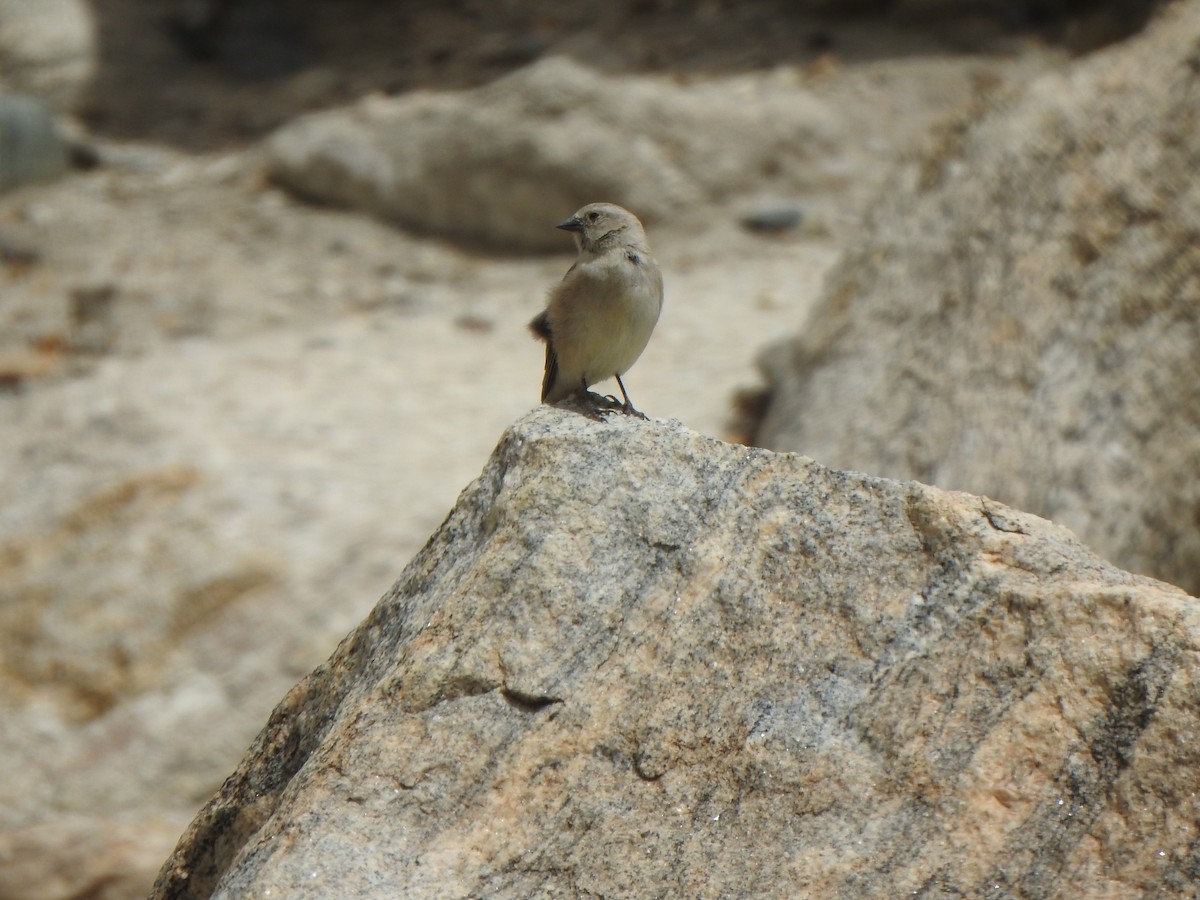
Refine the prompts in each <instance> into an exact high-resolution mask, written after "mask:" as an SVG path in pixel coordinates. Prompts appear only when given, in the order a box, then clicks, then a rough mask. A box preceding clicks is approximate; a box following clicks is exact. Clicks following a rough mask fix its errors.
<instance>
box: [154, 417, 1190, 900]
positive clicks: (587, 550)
mask: <svg viewBox="0 0 1200 900" xmlns="http://www.w3.org/2000/svg"><path fill="white" fill-rule="evenodd" d="M1198 636H1200V606H1197V603H1196V601H1195V600H1194V599H1193V598H1190V597H1188V596H1186V595H1184V594H1183V593H1182V592H1180V591H1178V590H1176V589H1173V588H1170V587H1168V586H1166V585H1163V584H1159V583H1156V582H1152V581H1150V580H1148V579H1144V578H1140V577H1137V576H1133V575H1129V574H1127V573H1124V572H1121V571H1119V570H1117V569H1115V568H1113V567H1112V566H1110V565H1109V564H1107V563H1105V562H1103V561H1102V560H1100V559H1099V558H1097V557H1096V556H1094V555H1093V554H1091V553H1090V552H1089V551H1088V550H1087V549H1086V548H1084V547H1083V546H1082V545H1081V544H1080V543H1079V542H1078V541H1077V540H1076V539H1075V538H1074V537H1073V536H1072V535H1071V534H1070V533H1068V532H1067V531H1065V530H1063V529H1061V528H1059V527H1057V526H1055V525H1052V524H1050V523H1048V522H1045V521H1042V520H1039V519H1036V518H1034V517H1032V516H1028V515H1025V514H1022V513H1018V512H1015V511H1013V510H1011V509H1007V508H1005V507H1003V506H1001V505H999V504H997V503H994V502H992V501H989V500H984V499H980V498H977V497H972V496H967V495H962V494H951V493H946V492H943V491H940V490H937V489H934V488H927V487H925V486H922V485H920V484H916V483H911V482H909V483H903V482H893V481H887V480H883V479H878V478H871V477H867V476H863V475H857V474H852V473H844V472H835V471H832V470H829V469H825V468H823V467H821V466H820V465H818V464H816V463H814V462H812V461H811V460H809V459H806V458H803V457H799V456H794V455H777V454H772V453H769V452H766V451H761V450H751V449H746V448H744V447H740V446H733V445H728V444H723V443H720V442H718V441H715V440H712V439H708V438H703V437H700V436H699V435H696V434H694V433H692V432H689V431H687V430H685V429H683V428H682V427H680V426H678V425H674V424H668V423H662V422H651V423H643V422H639V421H635V420H632V419H627V418H622V417H614V418H611V419H609V421H608V422H607V423H598V422H594V421H591V420H589V419H587V418H585V417H583V416H579V415H575V414H574V413H573V412H571V411H569V410H564V409H550V408H541V409H539V410H537V411H535V412H534V413H532V414H530V415H529V416H527V417H526V418H525V419H523V420H521V421H520V422H519V423H518V424H517V425H515V426H514V427H513V428H512V429H511V430H510V431H509V432H508V433H507V434H506V435H505V436H504V438H503V439H502V441H501V443H500V445H499V446H498V447H497V449H496V452H495V454H494V455H493V458H492V459H491V461H490V462H489V464H488V465H487V467H486V468H485V470H484V472H483V474H482V476H481V477H480V478H479V479H478V480H477V481H476V482H474V483H473V484H472V485H471V486H470V487H469V488H467V490H466V491H465V492H464V493H463V495H462V496H461V498H460V500H459V503H458V504H457V506H456V507H455V509H454V510H453V511H452V512H451V514H450V516H449V517H448V518H447V519H446V521H445V523H444V524H443V526H442V527H441V529H440V530H438V532H437V533H436V534H435V535H434V536H433V537H432V539H431V540H430V541H429V543H428V544H427V545H426V547H425V548H424V549H423V550H422V551H421V553H420V554H418V556H417V557H416V558H415V559H414V560H413V561H412V563H411V564H410V565H409V566H408V568H407V569H406V570H405V572H404V574H403V576H402V577H401V579H400V581H399V582H398V583H397V584H396V585H395V587H394V588H393V589H392V590H391V592H389V593H388V594H387V595H386V596H385V597H384V598H383V599H382V601H381V602H380V603H379V605H378V606H377V608H376V609H375V611H374V612H373V613H372V614H371V616H370V617H369V618H368V619H367V620H366V621H365V622H364V623H363V624H362V626H361V627H360V628H359V629H358V630H357V631H355V632H354V633H353V634H351V635H350V636H349V637H348V638H347V639H346V640H345V641H344V642H343V643H342V645H341V646H340V647H339V648H338V650H337V651H336V653H335V654H334V655H333V656H332V657H331V658H330V660H329V661H328V662H327V663H326V664H325V665H324V666H322V667H320V668H319V669H317V670H316V671H314V672H313V673H312V674H311V675H310V676H309V677H308V678H306V679H305V680H304V681H302V682H301V683H300V684H299V685H297V686H296V687H295V688H294V689H293V690H292V691H291V692H290V693H289V694H288V696H287V697H286V698H285V699H284V700H283V702H282V703H281V704H280V705H279V707H278V708H277V709H276V711H275V713H274V714H273V715H272V717H271V719H270V721H269V722H268V724H267V725H266V727H265V728H264V730H263V731H262V733H261V734H260V735H259V737H258V739H257V740H256V741H255V743H254V745H253V746H252V748H251V749H250V751H249V752H248V754H247V756H246V757H245V759H244V760H243V762H242V764H241V765H240V766H239V767H238V769H237V771H236V772H234V774H233V775H232V776H231V777H230V778H229V779H228V780H227V781H226V783H225V785H224V787H223V788H222V789H221V790H220V792H219V793H218V794H217V795H216V796H215V797H214V798H213V799H212V801H211V802H210V803H209V804H208V806H207V807H206V808H205V809H204V810H203V811H202V812H201V813H200V815H199V817H198V818H197V819H196V821H195V822H194V823H193V824H192V826H191V828H190V829H189V830H188V832H187V833H186V834H185V835H184V837H183V839H182V841H181V843H180V845H179V847H178V848H177V850H176V852H175V854H174V855H173V856H172V858H171V859H170V860H169V861H168V863H167V864H166V866H165V867H164V869H163V871H162V873H161V874H160V876H159V880H158V883H157V886H156V889H155V891H154V896H155V897H158V898H182V897H207V896H210V895H212V896H215V897H222V898H233V897H246V896H259V897H265V896H287V897H328V896H334V895H336V896H339V897H347V898H352V897H401V896H402V897H425V896H429V897H433V896H488V897H551V896H580V895H592V896H598V895H603V896H644V897H651V896H703V897H716V896H735V895H737V896H747V895H759V896H766V895H769V896H820V897H864V896H906V895H909V894H912V893H919V894H922V895H923V896H964V895H966V896H985V895H996V896H1001V895H1004V896H1010V895H1022V896H1039V897H1055V896H1067V895H1071V896H1101V895H1106V896H1107V895H1116V894H1120V895H1121V896H1137V895H1139V893H1149V892H1153V891H1158V892H1162V891H1172V890H1180V891H1181V890H1183V889H1184V888H1185V886H1187V885H1194V884H1195V883H1196V879H1197V877H1200V873H1198V869H1200V861H1198V860H1197V858H1196V855H1195V846H1196V840H1197V824H1196V823H1197V821H1200V705H1197V704H1196V702H1195V691H1196V684H1197V678H1198V677H1200V665H1198V663H1197V660H1198V659H1200V654H1198V653H1197V650H1198V649H1200V648H1198V647H1197V642H1198Z"/></svg>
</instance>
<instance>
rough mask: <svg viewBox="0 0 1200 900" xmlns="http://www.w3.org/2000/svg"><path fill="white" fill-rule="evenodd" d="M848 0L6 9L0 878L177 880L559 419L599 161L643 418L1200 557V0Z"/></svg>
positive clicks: (1192, 568)
mask: <svg viewBox="0 0 1200 900" xmlns="http://www.w3.org/2000/svg"><path fill="white" fill-rule="evenodd" d="M833 6H836V7H837V9H838V10H840V11H841V12H842V13H844V12H845V7H843V6H842V5H841V4H828V3H812V4H792V3H783V2H767V0H762V2H752V3H723V2H701V3H685V2H668V0H664V2H653V0H631V2H627V3H616V4H609V5H607V6H606V7H605V8H604V9H603V10H602V11H597V10H595V9H591V8H587V7H577V6H574V5H569V4H561V3H551V2H539V0H527V2H516V3H510V4H504V5H503V6H501V7H497V6H496V5H494V4H484V3H474V2H460V3H455V4H450V5H447V4H443V3H432V2H414V3H394V4H392V3H389V4H384V3H377V2H367V0H350V2H346V3H339V4H327V3H317V2H315V0H311V2H298V3H289V4H283V3H277V2H271V0H238V2H233V3H229V4H227V5H226V6H225V7H224V8H219V5H218V6H214V5H213V4H205V3H199V4H196V5H191V4H189V3H187V2H185V0H94V2H91V3H82V2H80V3H69V2H66V0H55V2H53V3H51V2H47V0H41V2H36V3H35V2H31V0H24V2H22V0H0V93H2V94H3V95H4V96H5V97H6V98H9V99H7V100H5V101H4V103H5V104H8V105H7V106H5V105H0V110H3V109H5V108H9V109H17V110H18V112H16V113H9V114H6V117H5V116H0V135H7V136H6V137H4V138H3V143H2V144H0V173H3V172H5V171H8V172H15V171H17V169H18V167H21V171H23V172H24V171H27V170H26V168H24V167H25V166H27V165H28V164H29V163H28V161H29V160H32V162H33V163H35V164H36V165H34V166H33V170H36V171H34V174H33V175H29V176H22V177H21V178H19V179H12V180H11V181H9V182H5V184H6V186H7V188H8V189H7V190H6V192H5V193H4V194H3V195H0V435H2V439H0V721H2V722H3V724H2V725H0V758H3V759H4V760H5V761H6V763H7V765H6V766H5V767H4V774H3V775H0V828H2V829H3V830H4V832H3V835H0V885H5V886H7V888H6V889H7V891H8V893H7V894H4V893H2V892H0V896H9V897H70V896H80V895H83V894H87V893H88V892H89V891H91V895H93V896H98V897H100V896H104V897H118V896H121V897H124V896H131V897H132V896H141V895H142V894H144V892H145V890H146V889H147V888H148V885H149V881H150V879H151V878H152V876H153V869H154V868H156V863H153V862H149V861H148V860H161V859H162V858H165V856H166V854H167V852H168V851H169V849H170V847H171V845H172V844H173V842H174V840H175V838H176V837H177V836H178V834H179V832H180V831H181V830H182V828H183V826H184V825H185V824H186V823H187V822H188V821H189V820H190V818H191V817H192V815H193V814H194V812H195V810H196V808H197V807H198V806H199V805H200V804H201V803H203V802H204V801H205V800H206V799H207V797H208V796H209V795H210V793H211V792H212V791H213V790H214V789H215V788H216V787H217V786H218V785H219V784H220V782H221V780H222V778H223V777H224V776H225V775H226V774H227V773H228V772H229V771H230V770H231V769H232V768H233V766H234V764H235V762H236V760H237V759H238V758H239V756H240V755H241V753H242V751H243V750H244V748H245V747H246V745H247V744H248V743H249V741H250V739H251V738H252V737H253V735H254V734H255V733H256V732H257V730H258V729H259V727H260V726H261V725H262V723H263V722H264V721H265V719H266V717H267V715H268V713H269V711H270V709H271V708H272V706H273V705H274V703H275V702H276V701H277V700H278V699H279V697H281V696H282V695H283V693H284V692H285V691H286V690H287V688H288V687H289V686H290V685H291V684H292V683H294V682H295V681H296V680H297V679H298V678H299V677H300V676H302V675H303V674H304V673H305V672H307V671H308V670H309V669H311V668H312V667H313V666H314V665H316V664H317V663H319V662H320V661H321V660H323V659H324V658H325V657H326V656H328V654H329V653H330V652H331V651H332V649H333V647H334V646H335V645H336V642H337V641H338V639H339V638H340V637H341V636H342V635H343V634H345V633H346V632H347V631H349V630H350V628H352V627H353V626H354V625H355V624H356V623H357V622H358V621H359V620H360V619H361V618H362V616H363V615H364V614H365V613H366V612H367V611H368V610H369V609H370V608H371V606H372V605H373V603H374V601H375V599H376V598H377V597H378V596H379V595H380V594H382V593H383V592H384V590H385V589H386V588H387V587H388V586H389V585H390V584H391V582H392V581H393V580H394V579H395V578H396V577H397V576H398V574H399V572H400V570H401V568H402V567H403V565H404V564H405V562H407V560H408V559H409V558H410V557H411V555H412V554H413V553H414V552H415V550H416V549H417V548H418V547H419V546H420V545H421V544H422V543H423V542H424V540H425V538H426V537H427V536H428V535H429V534H430V533H431V532H432V531H433V530H434V528H435V527H436V526H437V524H438V523H439V522H440V521H441V519H442V517H443V516H444V515H445V513H446V511H447V510H448V509H449V508H450V506H451V504H452V503H453V500H454V498H455V496H456V494H457V492H458V491H459V490H460V489H461V488H462V487H463V486H464V485H465V484H467V482H468V481H469V480H470V479H471V478H473V477H474V476H475V475H476V474H477V473H478V471H479V469H480V467H481V466H482V465H483V463H484V461H485V459H486V457H487V454H488V451H489V450H490V449H491V446H492V444H493V443H494V441H495V440H496V439H497V438H498V436H499V435H500V434H501V432H502V430H503V429H504V428H505V427H506V426H507V425H508V424H509V423H511V422H512V421H513V420H514V419H516V418H517V417H518V416H519V415H520V414H522V413H524V412H525V411H527V410H528V409H529V408H530V407H531V406H533V405H534V403H535V402H536V397H537V389H538V385H539V383H540V371H539V369H540V365H541V359H540V354H539V353H538V348H537V346H536V345H535V344H534V343H533V342H532V341H531V340H530V339H529V338H528V336H527V335H526V333H525V331H524V322H525V321H527V320H528V318H529V317H530V316H531V315H532V314H533V313H534V312H535V311H536V310H537V309H539V308H540V307H541V305H542V302H543V297H544V292H545V290H546V289H547V288H548V287H549V286H550V285H551V284H552V283H553V282H554V281H555V280H556V279H558V278H559V277H561V275H562V272H563V271H565V269H566V266H567V265H568V264H569V260H570V257H571V247H570V244H569V241H566V240H565V239H563V238H562V236H561V235H560V234H558V233H557V232H555V231H554V229H553V224H554V223H555V222H557V221H559V220H560V219H561V217H562V216H563V215H565V214H566V213H568V212H570V211H571V210H572V209H574V208H577V207H578V206H579V205H581V204H582V203H583V202H586V201H589V200H595V199H599V197H598V196H596V194H597V193H598V192H604V193H605V194H606V196H605V199H616V200H620V201H622V202H625V203H627V204H628V205H630V206H631V207H632V208H634V209H635V211H639V212H643V211H644V212H645V213H646V215H647V218H648V219H649V220H650V222H651V224H650V234H651V239H652V241H653V243H654V246H655V249H656V252H657V254H658V255H659V257H660V259H661V261H662V262H663V265H664V269H665V271H666V273H667V301H666V304H667V305H666V309H665V312H664V315H663V319H662V321H661V323H660V325H659V328H658V331H657V333H656V335H655V338H654V340H653V341H652V343H651V345H650V347H649V348H648V350H647V352H646V354H645V356H644V357H643V359H642V360H641V361H640V362H639V364H638V366H637V368H635V369H634V370H633V372H632V373H631V375H630V377H631V378H632V379H633V384H634V385H636V387H632V385H631V387H632V389H634V390H636V391H637V392H638V397H639V401H640V405H643V406H644V408H645V409H646V411H647V412H648V413H649V414H651V415H656V416H661V417H675V418H679V419H681V420H682V421H683V422H685V423H686V424H687V425H689V426H690V427H693V428H695V429H697V430H700V431H702V432H706V433H709V434H715V435H719V436H723V437H731V438H746V439H750V438H751V436H754V439H757V440H759V441H760V442H762V443H765V444H766V445H768V446H772V447H776V448H781V449H790V450H800V451H802V452H804V453H808V454H811V455H814V456H816V458H817V459H818V460H819V461H821V462H823V463H826V464H828V465H832V466H851V467H856V468H859V469H862V470H864V471H867V472H872V473H879V474H891V475H901V476H905V477H916V478H921V479H925V480H929V481H933V482H935V483H938V484H942V485H943V486H950V487H966V488H968V489H970V490H982V491H986V492H989V493H993V494H994V495H995V496H997V498H998V499H1001V500H1005V501H1008V502H1012V503H1014V504H1016V505H1018V506H1024V507H1026V508H1028V509H1029V510H1030V511H1032V512H1040V513H1048V514H1050V515H1051V516H1052V517H1055V518H1057V519H1059V520H1061V521H1063V522H1064V523H1065V524H1068V525H1070V526H1071V527H1073V528H1075V529H1077V530H1078V531H1079V533H1080V535H1081V537H1082V538H1083V539H1084V540H1085V541H1086V542H1087V543H1089V544H1091V545H1092V546H1094V547H1096V548H1097V549H1098V550H1100V551H1101V552H1103V553H1105V554H1106V555H1108V556H1109V557H1110V558H1112V559H1114V561H1116V562H1118V563H1119V564H1120V565H1123V566H1128V567H1130V568H1133V569H1136V570H1137V571H1139V572H1142V573H1145V574H1150V575H1154V576H1157V577H1162V578H1166V579H1168V580H1172V581H1174V582H1176V583H1178V584H1181V585H1182V586H1183V587H1185V588H1188V589H1189V590H1191V591H1192V592H1195V591H1196V590H1197V589H1198V587H1200V586H1198V585H1197V583H1196V580H1195V575H1194V573H1195V572H1196V571H1200V569H1197V567H1196V564H1195V560H1196V555H1197V551H1196V546H1197V543H1198V542H1200V539H1198V538H1197V534H1198V532H1200V502H1198V501H1197V499H1196V497H1197V495H1196V486H1195V471H1196V464H1197V463H1198V462H1200V447H1198V445H1197V443H1196V435H1197V421H1198V420H1200V405H1198V403H1197V398H1196V393H1195V385H1196V384H1197V383H1200V378H1197V377H1196V376H1197V374H1200V373H1197V371H1196V367H1197V362H1196V360H1197V359H1198V358H1200V357H1198V356H1197V354H1196V352H1195V351H1196V341H1197V338H1196V332H1197V313H1196V311H1197V302H1198V301H1197V295H1198V291H1197V287H1196V285H1197V276H1196V266H1197V263H1196V260H1195V255H1194V247H1195V246H1196V241H1195V234H1196V231H1195V221H1196V218H1195V217H1196V209H1197V201H1196V195H1195V188H1194V186H1193V182H1194V179H1193V180H1192V181H1188V180H1187V179H1186V178H1184V177H1183V175H1182V173H1184V172H1187V171H1189V169H1188V168H1187V167H1189V166H1190V167H1191V168H1190V171H1195V163H1196V162H1197V160H1196V159H1195V154H1194V151H1193V150H1192V149H1191V148H1195V147H1196V146H1200V141H1197V140H1196V130H1195V122H1196V119H1195V116H1194V115H1193V114H1192V112H1191V110H1193V109H1195V108H1197V107H1196V106H1195V103H1194V102H1193V101H1194V100H1195V99H1196V90H1197V88H1196V85H1197V84H1200V75H1197V74H1196V73H1197V71H1198V70H1200V65H1198V64H1197V63H1196V60H1195V55H1194V50H1193V49H1190V48H1194V46H1196V41H1197V40H1198V39H1200V27H1198V26H1197V16H1198V15H1200V13H1198V8H1200V4H1197V2H1195V0H1190V2H1183V3H1177V4H1167V5H1163V6H1162V7H1161V8H1159V7H1158V6H1157V5H1155V4H1135V3H1130V2H1110V3H1104V2H1094V3H1086V2H1062V3H1045V2H1036V3H1035V2H1030V3H1025V4H1019V5H1016V6H1014V5H1012V4H989V3H984V2H932V0H927V2H917V0H914V2H907V3H906V2H890V3H879V2H871V3H862V4H857V5H856V7H855V9H854V10H853V13H854V14H853V15H845V14H840V15H835V14H834V11H833V10H832V7H833ZM1147 20H1150V21H1149V24H1148V25H1147ZM1143 70H1144V72H1145V76H1144V79H1143V80H1139V79H1142V72H1143ZM17 96H19V97H20V98H22V99H16V100H13V99H11V98H13V97H17ZM14 122H16V123H18V124H16V125H13V124H12V123H14ZM5 129H7V130H5ZM34 141H43V142H44V143H41V144H35V143H31V142H34ZM81 144H82V145H86V147H88V148H89V149H90V151H91V153H92V156H93V162H95V163H97V165H96V166H94V167H93V168H90V169H86V170H81V169H79V168H78V167H73V166H71V165H69V163H70V162H71V161H72V158H73V157H72V152H73V151H72V148H77V147H79V146H80V145H81ZM29 146H39V147H40V146H44V147H45V148H46V149H45V151H44V152H35V153H33V154H32V155H29V154H26V153H25V152H24V151H21V153H22V154H23V155H20V156H19V155H18V151H17V150H15V149H13V148H21V147H29ZM56 148H57V149H56ZM618 149H620V150H625V151H630V152H632V153H633V156H634V159H635V160H636V161H637V164H636V165H634V166H629V167H615V166H612V165H611V164H610V160H609V156H610V154H611V153H612V152H615V151H616V150H618ZM19 159H20V160H26V162H18V160H19ZM43 165H44V166H45V169H44V170H43V169H39V168H38V167H39V166H43ZM6 166H7V167H8V168H7V169H6ZM50 176H54V177H53V178H50ZM48 179H49V180H48ZM0 180H2V179H0ZM18 182H19V183H18ZM313 201H317V202H316V203H314V202H313ZM744 223H745V224H744ZM764 223H765V225H764ZM501 237H504V238H505V239H501ZM556 249H560V250H561V252H553V251H555V250H556ZM532 251H537V254H534V253H533V252H532ZM827 276H828V281H827V283H826V278H827ZM823 284H825V285H826V286H825V287H824V288H823V287H822V285H823ZM811 310H816V312H813V313H811V314H810V311H811ZM781 340H783V341H785V343H784V344H782V345H780V344H779V342H780V341H781ZM767 345H774V346H776V349H775V350H773V351H771V352H770V353H769V354H768V359H769V360H770V362H769V364H768V365H767V369H768V372H769V391H768V390H766V389H764V388H763V387H762V382H761V376H760V375H759V373H758V370H757V368H756V362H755V361H756V358H757V357H758V355H759V353H760V351H761V350H762V348H763V347H764V346H767ZM780 347H782V349H779V348H780ZM735 395H737V396H740V398H741V400H740V401H739V403H738V404H737V405H736V408H735V403H734V397H735ZM768 395H769V396H768ZM764 410H765V411H766V413H765V414H766V419H765V422H763V421H760V418H761V415H762V414H763V411H764ZM131 835H135V836H137V837H138V838H139V839H140V840H141V841H142V843H141V844H140V847H139V852H138V853H131V852H130V845H129V841H130V836H131ZM85 838H86V839H85ZM14 848H16V849H14ZM142 851H144V853H143V852H142ZM18 864H19V865H20V866H21V867H23V868H21V870H20V872H18V871H17V870H16V869H14V868H12V867H14V866H17V865H18ZM39 866H40V867H41V868H38V867H39ZM30 872H34V873H35V874H34V875H32V876H31V875H29V873H30ZM37 872H55V873H58V875H59V876H60V878H59V880H56V881H48V880H45V879H44V878H42V877H40V876H37V875H36V873H37Z"/></svg>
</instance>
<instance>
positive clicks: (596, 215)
mask: <svg viewBox="0 0 1200 900" xmlns="http://www.w3.org/2000/svg"><path fill="white" fill-rule="evenodd" d="M598 218H600V213H598V212H596V211H595V210H592V211H591V212H590V213H588V221H589V222H595V221H596V220H597V219H598Z"/></svg>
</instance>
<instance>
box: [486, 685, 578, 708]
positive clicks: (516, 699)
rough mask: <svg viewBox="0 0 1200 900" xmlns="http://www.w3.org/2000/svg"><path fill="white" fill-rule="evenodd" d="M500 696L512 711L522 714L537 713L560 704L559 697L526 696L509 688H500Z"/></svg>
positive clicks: (560, 699)
mask: <svg viewBox="0 0 1200 900" xmlns="http://www.w3.org/2000/svg"><path fill="white" fill-rule="evenodd" d="M500 696H501V697H503V698H504V701H505V702H506V703H507V704H508V705H509V706H511V707H513V708H514V709H519V710H520V711H521V712H524V713H539V712H541V711H542V710H543V709H545V708H546V707H547V706H553V705H554V704H556V703H562V702H563V700H562V698H561V697H546V696H541V695H539V694H527V693H525V692H524V691H519V690H514V689H513V688H510V687H507V686H506V687H502V688H500Z"/></svg>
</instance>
